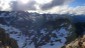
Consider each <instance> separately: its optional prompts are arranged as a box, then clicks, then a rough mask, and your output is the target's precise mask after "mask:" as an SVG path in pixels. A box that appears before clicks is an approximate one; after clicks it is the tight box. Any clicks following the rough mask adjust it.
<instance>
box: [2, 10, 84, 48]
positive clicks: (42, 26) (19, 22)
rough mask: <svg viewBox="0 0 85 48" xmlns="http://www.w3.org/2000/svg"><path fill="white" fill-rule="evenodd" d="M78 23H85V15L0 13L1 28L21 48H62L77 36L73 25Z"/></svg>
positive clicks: (22, 12)
mask: <svg viewBox="0 0 85 48" xmlns="http://www.w3.org/2000/svg"><path fill="white" fill-rule="evenodd" d="M77 22H85V15H71V14H70V15H69V14H39V13H29V12H24V11H18V12H16V11H12V12H8V11H0V27H1V28H4V29H5V30H6V32H7V33H9V34H10V37H12V38H14V39H15V40H17V42H18V45H19V48H39V47H40V48H61V47H62V46H64V45H65V44H66V43H67V42H70V41H69V39H68V38H69V37H71V36H73V37H74V36H75V32H74V27H73V25H72V24H75V23H77ZM74 38H76V37H74ZM72 40H73V39H72ZM59 44H60V45H59Z"/></svg>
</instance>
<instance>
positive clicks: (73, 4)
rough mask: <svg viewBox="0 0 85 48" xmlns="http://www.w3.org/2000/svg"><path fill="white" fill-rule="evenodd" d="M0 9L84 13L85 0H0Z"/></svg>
mask: <svg viewBox="0 0 85 48" xmlns="http://www.w3.org/2000/svg"><path fill="white" fill-rule="evenodd" d="M0 10H1V11H29V12H38V13H57V14H65V13H69V14H85V0H0Z"/></svg>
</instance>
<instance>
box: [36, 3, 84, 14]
mask: <svg viewBox="0 0 85 48" xmlns="http://www.w3.org/2000/svg"><path fill="white" fill-rule="evenodd" d="M37 12H41V13H51V14H75V15H80V14H84V15H85V6H76V7H69V6H68V5H64V6H57V7H54V8H52V9H50V10H46V11H43V10H41V11H37Z"/></svg>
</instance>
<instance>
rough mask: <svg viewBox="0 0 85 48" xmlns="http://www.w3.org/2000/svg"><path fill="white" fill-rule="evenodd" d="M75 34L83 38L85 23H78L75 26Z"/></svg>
mask: <svg viewBox="0 0 85 48" xmlns="http://www.w3.org/2000/svg"><path fill="white" fill-rule="evenodd" d="M74 26H75V32H76V33H77V37H79V36H81V37H82V36H83V35H84V31H85V22H78V23H75V24H74Z"/></svg>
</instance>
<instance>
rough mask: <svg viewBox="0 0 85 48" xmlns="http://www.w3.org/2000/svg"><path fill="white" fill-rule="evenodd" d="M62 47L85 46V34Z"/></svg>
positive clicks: (74, 47)
mask: <svg viewBox="0 0 85 48" xmlns="http://www.w3.org/2000/svg"><path fill="white" fill-rule="evenodd" d="M62 48H85V35H83V37H79V38H77V39H75V40H74V41H72V42H71V43H69V44H67V45H65V46H63V47H62Z"/></svg>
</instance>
